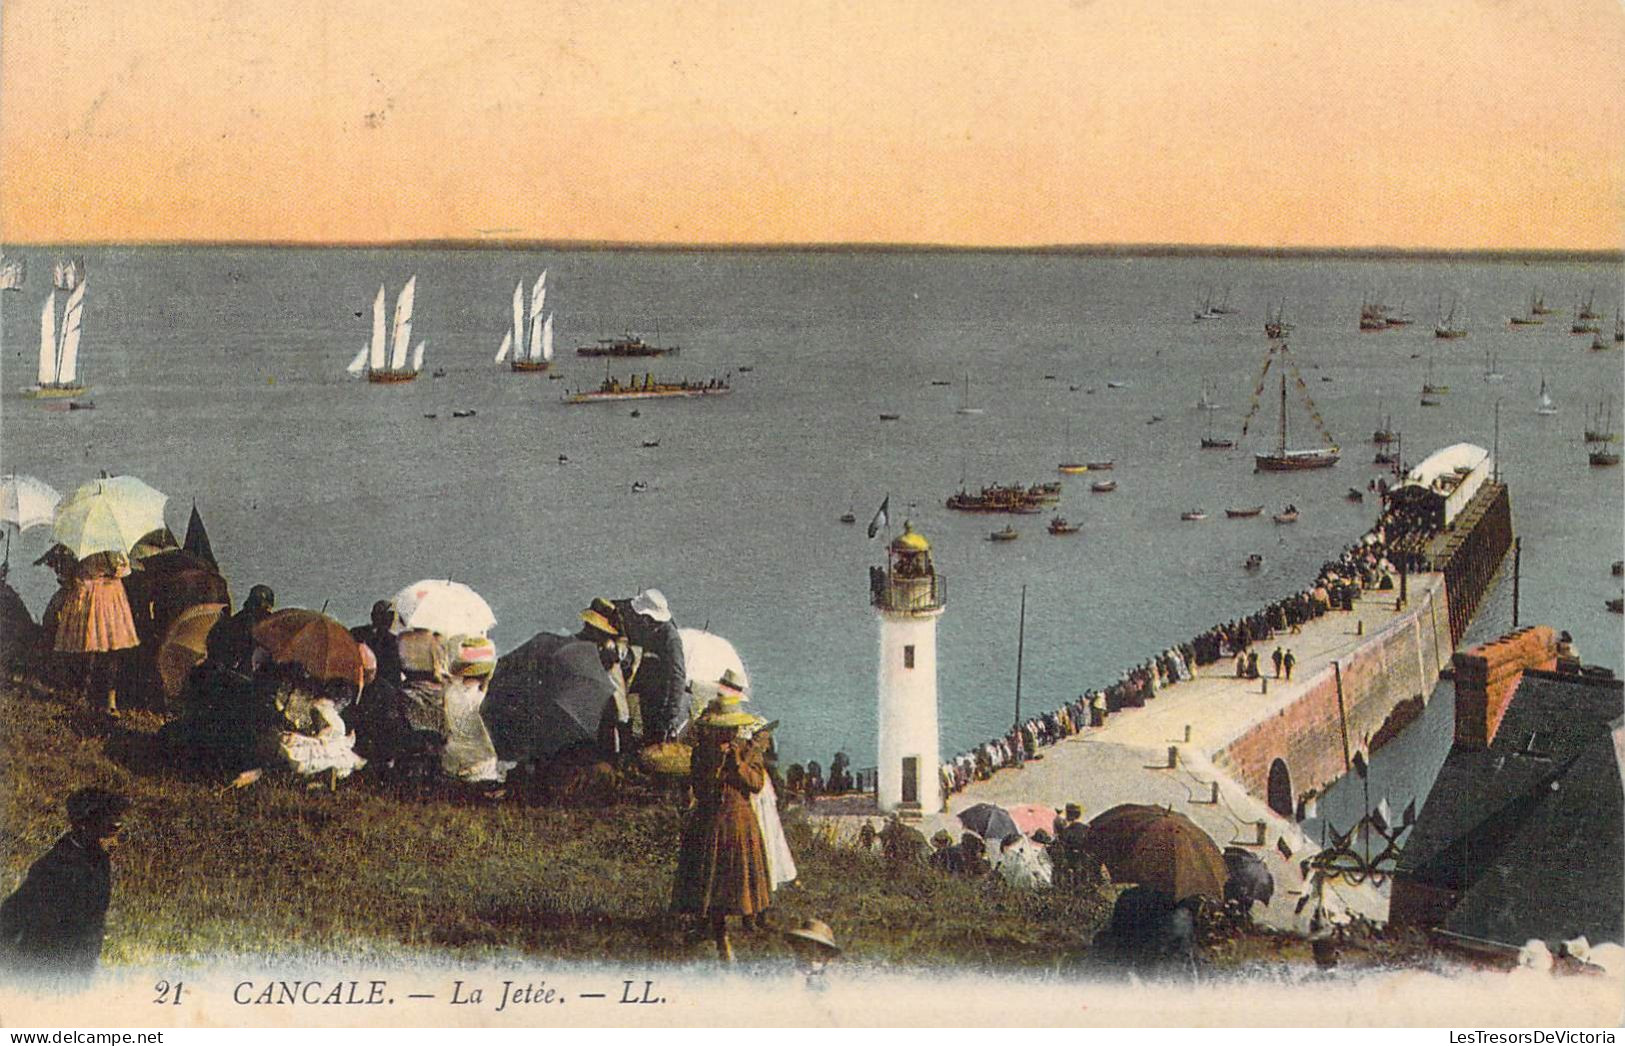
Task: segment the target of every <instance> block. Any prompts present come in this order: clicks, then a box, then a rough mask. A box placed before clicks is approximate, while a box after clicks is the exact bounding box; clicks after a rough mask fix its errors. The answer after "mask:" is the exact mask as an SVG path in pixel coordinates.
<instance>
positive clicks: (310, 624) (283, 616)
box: [254, 609, 362, 691]
mask: <svg viewBox="0 0 1625 1046" xmlns="http://www.w3.org/2000/svg"><path fill="white" fill-rule="evenodd" d="M254 645H255V646H257V647H259V648H260V649H262V650H264V651H265V652H266V653H267V654H269V655H270V656H271V660H272V661H273V662H275V663H277V664H279V665H293V666H295V667H297V668H299V669H301V670H303V671H304V673H305V674H306V675H307V676H309V677H310V678H311V679H312V680H314V681H316V682H318V683H320V682H326V681H327V680H334V681H338V682H344V683H349V684H352V685H353V686H354V687H355V688H356V690H357V691H360V689H361V683H362V671H361V644H359V643H357V642H356V641H355V640H354V639H353V638H351V636H350V630H349V629H347V628H345V627H344V626H343V625H341V624H339V623H338V622H337V621H335V620H333V619H332V618H330V617H328V616H327V615H326V614H320V613H317V612H316V611H314V610H300V609H288V610H278V611H276V612H275V613H273V614H271V615H270V616H269V617H267V618H266V619H265V620H264V621H261V622H260V623H259V624H257V625H255V626H254Z"/></svg>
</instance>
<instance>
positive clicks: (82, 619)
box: [53, 552, 140, 716]
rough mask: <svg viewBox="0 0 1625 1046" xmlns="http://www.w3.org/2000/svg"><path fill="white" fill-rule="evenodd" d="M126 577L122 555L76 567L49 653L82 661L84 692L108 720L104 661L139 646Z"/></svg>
mask: <svg viewBox="0 0 1625 1046" xmlns="http://www.w3.org/2000/svg"><path fill="white" fill-rule="evenodd" d="M129 576H130V561H129V559H128V558H127V557H126V556H125V555H124V553H122V552H96V553H93V554H91V555H88V556H86V557H85V558H84V559H82V560H80V561H79V565H78V567H77V568H76V570H75V572H74V581H73V587H72V588H71V589H68V590H67V591H66V594H65V596H64V598H63V600H62V605H61V607H60V608H59V609H58V611H57V615H56V620H57V624H56V641H55V643H54V644H53V647H54V649H55V650H56V652H57V653H60V654H85V655H87V657H86V659H85V660H86V662H87V663H86V665H85V686H86V692H87V694H88V695H89V698H90V700H91V702H92V703H93V704H100V706H101V709H102V710H103V711H104V712H106V713H107V714H108V715H109V716H116V715H118V691H117V690H116V689H115V688H114V685H113V680H114V679H115V678H116V676H115V673H114V671H113V667H114V666H113V663H112V660H111V658H110V657H109V656H108V655H110V654H112V653H114V652H116V651H119V650H129V649H130V648H132V647H135V646H137V645H139V643H140V640H139V639H138V638H137V636H136V632H135V618H134V617H133V616H132V615H131V613H130V599H129V597H128V596H127V595H126V594H125V592H124V581H123V580H122V579H123V578H126V577H129Z"/></svg>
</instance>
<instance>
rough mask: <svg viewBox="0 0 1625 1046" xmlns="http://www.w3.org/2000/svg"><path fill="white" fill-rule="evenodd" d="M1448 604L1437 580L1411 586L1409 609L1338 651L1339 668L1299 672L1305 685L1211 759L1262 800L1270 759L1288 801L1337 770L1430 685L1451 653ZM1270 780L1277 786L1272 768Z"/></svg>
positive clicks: (1340, 773) (1267, 794) (1324, 781)
mask: <svg viewBox="0 0 1625 1046" xmlns="http://www.w3.org/2000/svg"><path fill="white" fill-rule="evenodd" d="M1434 576H1435V577H1437V575H1434ZM1413 591H1414V590H1413ZM1367 598H1375V596H1368V597H1367ZM1446 604H1447V600H1446V598H1445V595H1444V587H1443V585H1435V586H1433V587H1432V588H1431V589H1429V590H1427V591H1426V592H1423V593H1417V595H1416V598H1414V599H1413V601H1412V605H1411V606H1410V607H1409V608H1408V609H1409V613H1407V614H1405V615H1404V616H1402V617H1399V618H1396V619H1395V620H1394V621H1392V622H1391V623H1390V624H1389V625H1388V627H1387V628H1385V629H1383V630H1382V631H1381V632H1379V633H1376V634H1374V635H1371V636H1368V637H1366V639H1365V640H1364V641H1362V643H1361V645H1360V646H1359V647H1357V648H1355V649H1353V650H1352V651H1351V652H1350V653H1347V654H1344V655H1342V656H1341V657H1340V659H1339V662H1338V670H1335V671H1334V670H1333V668H1332V667H1331V666H1330V665H1327V666H1326V667H1325V668H1324V669H1322V670H1321V671H1320V672H1318V673H1316V674H1315V675H1314V676H1312V677H1310V678H1308V679H1307V680H1305V683H1306V687H1305V689H1304V691H1303V693H1302V694H1300V695H1299V696H1298V698H1297V699H1296V700H1294V701H1293V702H1292V703H1291V704H1290V705H1288V706H1286V707H1285V708H1281V709H1278V710H1276V711H1275V712H1272V713H1268V714H1266V715H1264V716H1263V717H1262V718H1260V719H1259V720H1258V721H1257V722H1255V723H1254V724H1253V725H1252V726H1251V727H1250V728H1249V729H1248V730H1247V731H1246V732H1244V733H1243V734H1242V735H1241V736H1239V737H1237V738H1236V739H1235V740H1233V741H1231V742H1230V743H1229V744H1228V745H1226V746H1225V747H1224V748H1223V749H1221V750H1219V751H1217V752H1214V753H1212V759H1213V762H1214V765H1215V766H1217V767H1218V768H1219V769H1221V770H1224V771H1226V772H1228V773H1229V774H1230V775H1231V776H1232V777H1234V778H1235V779H1236V780H1237V781H1239V782H1240V783H1241V785H1242V786H1243V787H1244V788H1246V789H1247V791H1248V792H1249V793H1250V794H1252V795H1253V796H1255V797H1257V798H1258V799H1260V800H1262V801H1264V802H1265V803H1271V800H1272V799H1273V798H1276V796H1273V795H1272V794H1271V793H1272V789H1271V784H1272V780H1271V779H1272V773H1271V769H1272V767H1274V766H1275V764H1276V763H1280V764H1281V767H1282V771H1284V772H1285V776H1286V778H1287V782H1286V784H1287V787H1288V788H1289V789H1291V790H1294V791H1295V793H1296V794H1295V795H1294V796H1293V800H1294V804H1293V805H1295V801H1296V799H1298V798H1300V797H1301V796H1302V795H1304V794H1305V793H1307V792H1309V791H1319V790H1320V789H1322V788H1324V787H1325V786H1326V785H1327V784H1329V783H1331V782H1332V781H1335V780H1337V779H1338V778H1339V777H1341V776H1343V774H1344V773H1346V772H1347V770H1348V762H1347V759H1349V758H1351V757H1352V756H1353V754H1354V753H1355V752H1369V750H1370V741H1371V739H1372V737H1373V736H1375V735H1376V734H1377V732H1378V730H1380V729H1381V728H1382V725H1383V722H1384V721H1385V720H1386V719H1387V718H1388V715H1389V713H1390V712H1392V711H1393V709H1394V708H1395V707H1396V706H1398V705H1399V704H1401V703H1403V702H1405V701H1406V700H1409V699H1411V698H1414V697H1415V696H1416V695H1418V694H1422V695H1430V694H1431V693H1432V691H1433V686H1434V684H1435V683H1436V682H1437V681H1438V678H1439V670H1440V668H1441V667H1442V666H1443V665H1445V664H1448V663H1449V659H1450V653H1451V649H1450V624H1449V621H1450V618H1449V610H1448V607H1447V605H1446ZM1339 676H1341V685H1342V700H1341V702H1340V701H1339V699H1338V688H1339ZM1345 736H1346V737H1347V747H1346V748H1345V744H1344V738H1345ZM1282 771H1276V775H1279V774H1281V772H1282ZM1275 783H1276V785H1277V788H1278V787H1279V784H1280V782H1279V777H1278V776H1277V780H1276V782H1275ZM1271 805H1272V806H1273V803H1272V804H1271Z"/></svg>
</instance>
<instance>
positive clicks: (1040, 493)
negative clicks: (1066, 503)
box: [1027, 480, 1061, 505]
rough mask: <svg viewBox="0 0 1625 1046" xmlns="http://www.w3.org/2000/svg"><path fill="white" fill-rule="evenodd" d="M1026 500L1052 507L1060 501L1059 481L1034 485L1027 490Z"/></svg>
mask: <svg viewBox="0 0 1625 1046" xmlns="http://www.w3.org/2000/svg"><path fill="white" fill-rule="evenodd" d="M1027 498H1028V500H1030V501H1036V502H1038V503H1039V504H1042V505H1053V504H1055V503H1056V502H1058V501H1060V500H1061V481H1060V480H1056V481H1055V482H1053V483H1034V484H1033V485H1032V486H1030V487H1028V488H1027Z"/></svg>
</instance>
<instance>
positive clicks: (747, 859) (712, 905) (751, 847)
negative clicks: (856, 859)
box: [672, 680, 772, 962]
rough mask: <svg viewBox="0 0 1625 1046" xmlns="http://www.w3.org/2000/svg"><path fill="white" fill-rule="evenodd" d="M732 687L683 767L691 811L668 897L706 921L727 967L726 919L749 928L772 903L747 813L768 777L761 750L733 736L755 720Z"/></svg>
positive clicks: (707, 718) (705, 720) (708, 716)
mask: <svg viewBox="0 0 1625 1046" xmlns="http://www.w3.org/2000/svg"><path fill="white" fill-rule="evenodd" d="M731 683H732V681H731V680H725V681H723V682H719V683H718V696H717V697H716V699H715V700H713V701H712V702H711V703H710V705H709V706H707V708H706V711H705V714H704V715H702V716H700V718H699V720H698V723H697V726H698V730H697V732H696V738H695V745H694V756H693V760H692V762H691V764H690V768H689V784H690V786H691V787H692V788H693V790H694V806H693V808H692V809H691V811H690V812H689V817H688V821H687V823H686V824H685V825H684V826H683V836H682V848H681V850H680V851H679V852H678V855H677V883H676V888H675V890H674V891H673V896H672V910H673V911H677V912H682V913H684V914H688V915H695V916H699V917H700V918H702V919H707V920H709V922H710V925H711V933H712V937H713V939H714V940H715V941H716V945H717V957H718V958H719V959H722V960H723V961H725V962H730V961H732V960H733V946H732V945H731V944H730V943H729V941H728V923H727V917H728V916H730V915H737V916H740V917H742V918H743V920H744V922H745V925H746V927H747V928H749V927H751V926H753V925H754V924H755V921H756V917H757V916H758V915H760V914H761V913H762V912H763V911H766V910H767V907H768V905H769V904H770V903H771V897H772V884H771V882H770V881H769V878H768V871H767V850H766V847H765V846H764V845H763V842H762V830H761V827H760V825H759V824H758V822H757V820H756V812H755V810H753V809H752V808H751V796H752V795H753V794H755V793H756V792H759V791H761V790H762V786H763V785H764V784H765V783H766V781H767V771H766V769H765V768H764V767H763V765H762V753H761V749H760V747H759V746H757V745H755V744H752V743H751V742H748V741H745V740H743V739H742V738H741V737H740V736H739V728H740V727H742V726H746V725H749V724H752V723H754V722H755V721H756V719H755V717H754V716H752V715H751V714H750V713H749V712H746V711H745V710H744V709H743V708H742V707H741V703H742V702H743V701H744V700H746V698H745V695H744V693H743V692H742V691H741V690H738V689H735V688H734V687H733V686H732V685H731Z"/></svg>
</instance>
